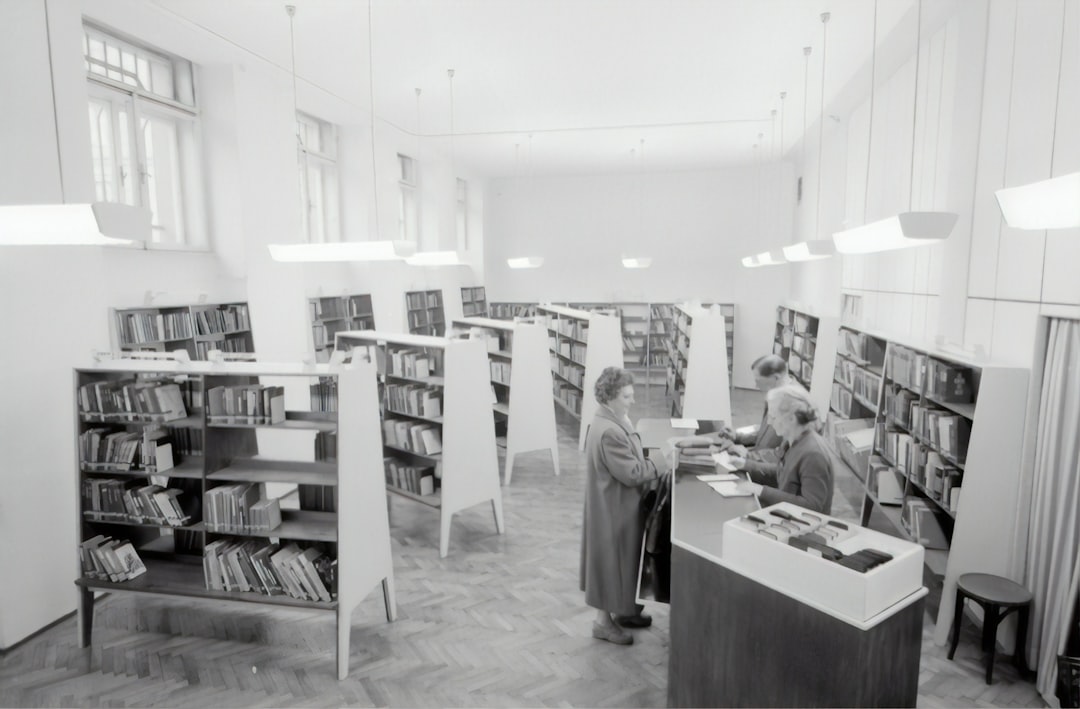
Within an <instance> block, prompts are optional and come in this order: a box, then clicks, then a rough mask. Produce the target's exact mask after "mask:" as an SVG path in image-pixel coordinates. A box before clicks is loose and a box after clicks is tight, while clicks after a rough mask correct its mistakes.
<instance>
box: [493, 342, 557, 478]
mask: <svg viewBox="0 0 1080 709" xmlns="http://www.w3.org/2000/svg"><path fill="white" fill-rule="evenodd" d="M513 327H514V341H513V351H512V357H513V359H512V360H511V367H510V418H509V420H508V421H507V424H506V475H505V483H506V484H507V485H509V484H510V477H511V475H512V474H513V470H514V456H516V455H517V454H518V453H525V452H528V451H535V450H541V449H547V450H550V451H551V464H552V466H553V468H554V470H555V474H556V475H558V474H559V440H558V435H557V434H556V431H555V400H554V399H553V398H552V396H551V387H552V376H551V367H550V364H549V359H550V358H549V356H548V342H547V328H545V327H544V326H543V325H541V324H539V323H525V322H518V323H514V324H513Z"/></svg>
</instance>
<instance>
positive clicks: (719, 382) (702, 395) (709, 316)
mask: <svg viewBox="0 0 1080 709" xmlns="http://www.w3.org/2000/svg"><path fill="white" fill-rule="evenodd" d="M682 309H683V310H684V311H685V312H686V313H687V314H689V315H690V317H691V318H693V320H692V321H691V323H690V349H689V351H688V352H687V354H686V359H687V362H686V390H685V392H684V393H683V400H682V417H683V418H685V419H697V420H699V421H723V422H724V423H725V424H727V425H729V426H730V425H731V388H730V386H729V382H728V363H727V329H726V328H727V318H725V317H724V316H723V314H722V313H721V312H720V310H719V308H716V309H713V308H709V309H705V308H702V307H696V308H695V307H682Z"/></svg>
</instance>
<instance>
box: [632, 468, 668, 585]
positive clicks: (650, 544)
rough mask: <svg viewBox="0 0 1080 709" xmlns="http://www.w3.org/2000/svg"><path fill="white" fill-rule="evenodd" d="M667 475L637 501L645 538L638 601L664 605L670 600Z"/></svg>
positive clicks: (642, 549) (639, 571)
mask: <svg viewBox="0 0 1080 709" xmlns="http://www.w3.org/2000/svg"><path fill="white" fill-rule="evenodd" d="M671 477H672V476H671V475H665V476H663V477H662V478H660V482H659V484H658V485H657V487H656V489H655V490H650V491H648V492H647V493H645V495H644V496H643V497H642V498H641V511H642V514H643V515H644V516H645V535H644V537H643V540H642V545H641V568H640V569H639V570H638V600H652V601H656V602H658V603H668V602H669V601H670V598H671Z"/></svg>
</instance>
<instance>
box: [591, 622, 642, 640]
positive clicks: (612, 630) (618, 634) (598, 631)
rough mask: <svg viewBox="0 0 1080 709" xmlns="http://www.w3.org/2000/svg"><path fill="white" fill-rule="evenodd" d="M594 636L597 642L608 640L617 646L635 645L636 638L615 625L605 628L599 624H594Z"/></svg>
mask: <svg viewBox="0 0 1080 709" xmlns="http://www.w3.org/2000/svg"><path fill="white" fill-rule="evenodd" d="M592 636H593V637H594V638H596V639H597V640H607V641H608V642H609V643H615V644H616V645H633V644H634V636H633V635H631V634H630V633H628V632H626V631H625V630H623V629H622V628H620V627H618V626H615V625H612V626H609V627H605V626H603V625H600V624H599V623H593V626H592Z"/></svg>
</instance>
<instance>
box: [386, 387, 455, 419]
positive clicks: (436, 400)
mask: <svg viewBox="0 0 1080 709" xmlns="http://www.w3.org/2000/svg"><path fill="white" fill-rule="evenodd" d="M386 401H387V408H388V409H389V410H391V411H394V412H396V413H402V414H408V415H409V416H420V417H423V418H429V419H434V418H439V417H440V416H442V390H441V389H440V388H438V387H432V386H424V385H423V384H387V385H386Z"/></svg>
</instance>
